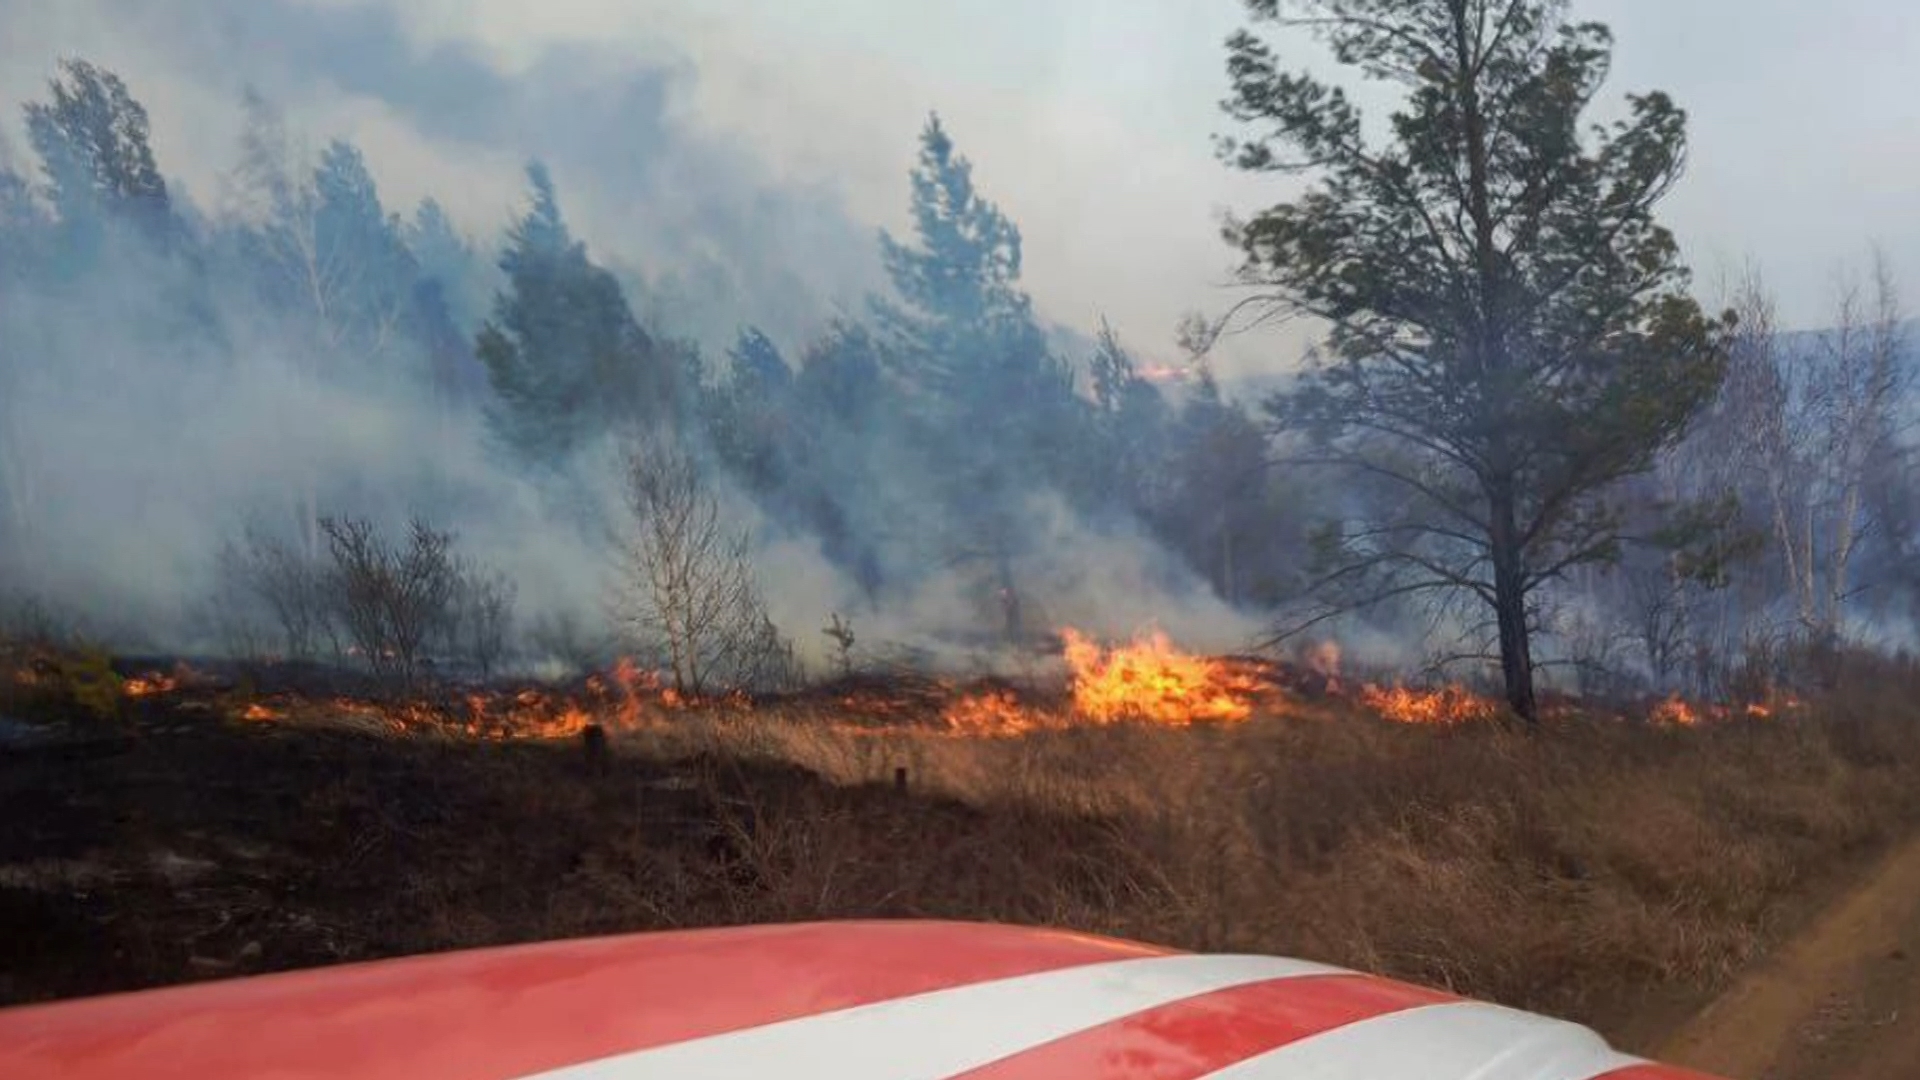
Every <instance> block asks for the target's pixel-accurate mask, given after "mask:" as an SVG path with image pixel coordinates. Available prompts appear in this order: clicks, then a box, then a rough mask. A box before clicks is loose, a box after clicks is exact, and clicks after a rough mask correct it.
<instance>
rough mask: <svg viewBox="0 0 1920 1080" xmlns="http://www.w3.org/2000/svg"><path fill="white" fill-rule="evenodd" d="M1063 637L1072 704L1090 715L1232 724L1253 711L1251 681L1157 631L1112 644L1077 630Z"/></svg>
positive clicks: (1108, 719)
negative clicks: (1185, 649) (1105, 645)
mask: <svg viewBox="0 0 1920 1080" xmlns="http://www.w3.org/2000/svg"><path fill="white" fill-rule="evenodd" d="M1061 637H1062V638H1063V639H1064V640H1065V642H1066V650H1067V667H1068V668H1069V669H1070V670H1071V671H1072V673H1073V704H1074V708H1075V710H1076V711H1077V712H1078V713H1079V714H1080V715H1081V716H1083V717H1085V718H1087V719H1089V720H1093V721H1095V722H1098V723H1113V722H1115V721H1119V720H1129V719H1131V720H1146V721H1149V722H1152V723H1156V724H1170V725H1174V726H1186V725H1189V724H1195V723H1200V722H1206V721H1211V722H1216V723H1235V722H1238V721H1241V720H1245V719H1246V718H1247V717H1248V716H1250V715H1252V713H1253V706H1252V705H1251V704H1249V702H1248V700H1247V697H1248V695H1250V694H1251V693H1253V692H1254V691H1255V690H1257V689H1258V686H1257V685H1256V684H1255V682H1254V680H1252V679H1250V678H1248V677H1247V676H1245V675H1242V674H1236V673H1235V672H1234V671H1232V670H1231V669H1230V668H1229V667H1228V666H1227V665H1225V664H1223V663H1221V662H1220V661H1218V660H1213V659H1209V658H1206V657H1201V656H1193V655H1190V654H1188V653H1184V652H1181V651H1180V650H1179V649H1176V648H1175V647H1174V645H1173V643H1172V642H1171V641H1170V640H1168V638H1167V636H1166V635H1165V634H1163V633H1160V632H1159V631H1154V632H1153V633H1150V634H1147V635H1145V636H1142V637H1139V638H1136V639H1135V640H1134V642H1133V643H1132V644H1130V645H1122V646H1117V647H1115V648H1112V649H1104V648H1102V647H1101V646H1100V644H1099V643H1097V642H1095V641H1094V640H1092V639H1091V638H1089V637H1087V636H1086V635H1085V634H1082V633H1080V632H1079V631H1076V630H1071V629H1069V630H1063V631H1061Z"/></svg>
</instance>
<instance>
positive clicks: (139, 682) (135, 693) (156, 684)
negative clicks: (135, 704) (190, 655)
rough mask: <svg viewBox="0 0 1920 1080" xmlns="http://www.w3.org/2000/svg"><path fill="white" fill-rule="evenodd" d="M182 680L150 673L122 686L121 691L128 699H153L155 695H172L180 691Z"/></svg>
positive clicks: (125, 682) (127, 681) (123, 683)
mask: <svg viewBox="0 0 1920 1080" xmlns="http://www.w3.org/2000/svg"><path fill="white" fill-rule="evenodd" d="M179 687H180V680H178V679H175V678H173V677H171V676H167V675H162V674H160V673H159V672H152V671H150V672H148V673H147V674H145V675H139V676H135V677H134V678H131V679H127V680H126V681H124V682H122V683H121V684H120V689H121V691H122V692H123V693H125V694H126V695H127V696H128V697H135V698H140V697H152V696H154V695H155V694H171V693H173V692H174V691H175V690H177V689H179Z"/></svg>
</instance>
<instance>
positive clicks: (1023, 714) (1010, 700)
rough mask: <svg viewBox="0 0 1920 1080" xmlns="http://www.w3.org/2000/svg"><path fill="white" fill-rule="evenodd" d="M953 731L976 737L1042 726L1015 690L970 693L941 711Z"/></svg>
mask: <svg viewBox="0 0 1920 1080" xmlns="http://www.w3.org/2000/svg"><path fill="white" fill-rule="evenodd" d="M941 719H943V720H944V721H945V722H946V725H947V730H948V732H949V733H951V734H954V735H960V736H970V737H974V738H1008V737H1010V736H1014V735H1025V734H1027V733H1028V732H1031V731H1034V730H1037V729H1038V728H1039V727H1040V723H1039V721H1038V719H1037V718H1036V717H1035V716H1034V715H1033V714H1031V713H1029V712H1027V710H1025V709H1023V708H1021V706H1020V699H1019V698H1018V697H1016V696H1014V694H1013V693H1012V692H1011V691H1006V690H996V691H991V692H988V693H984V694H969V695H967V696H965V697H963V698H961V699H960V700H958V701H956V702H954V703H953V704H952V705H949V706H947V708H946V711H945V712H944V713H942V714H941Z"/></svg>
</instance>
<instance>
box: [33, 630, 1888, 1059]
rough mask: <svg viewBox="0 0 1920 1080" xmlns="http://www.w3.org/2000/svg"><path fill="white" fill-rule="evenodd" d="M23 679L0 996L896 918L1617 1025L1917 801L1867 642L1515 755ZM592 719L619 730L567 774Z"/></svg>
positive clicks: (1477, 730)
mask: <svg viewBox="0 0 1920 1080" xmlns="http://www.w3.org/2000/svg"><path fill="white" fill-rule="evenodd" d="M15 660H16V665H15V667H14V668H13V669H12V671H11V673H10V674H9V675H8V677H7V679H6V680H0V684H4V686H5V688H6V689H5V691H4V700H0V715H11V716H14V717H16V718H18V719H20V720H23V721H29V722H28V723H17V724H15V725H13V728H12V730H13V731H14V734H13V736H11V737H10V743H9V744H8V745H5V746H0V817H3V818H4V820H6V822H7V823H8V827H7V829H6V830H5V831H4V839H0V933H4V935H5V937H6V939H7V940H9V941H12V942H16V943H26V944H25V946H24V947H22V948H18V949H15V950H12V951H11V955H10V956H9V959H8V960H7V962H6V963H5V965H4V966H3V967H0V1001H25V1000H34V999H42V998H47V997H58V996H68V995H75V994H83V993H94V992H101V991H107V990H115V989H126V988H132V987H138V986H149V985H157V984H165V983H172V982H178V981H182V980H188V979H194V978H203V977H215V976H221V975H228V974H234V973H238V972H242V971H255V970H269V969H282V968H290V967H302V966H309V965H313V964H320V963H329V962H336V961H346V960H356V959H367V958H372V957H378V956H386V955H395V954H404V953H414V952H422V951H430V950H439V949H450V948H457V947H467V946H475V945H482V944H492V943H500V942H507V941H520V940H529V939H536V938H544V937H554V936H565V935H577V934H590V933H598V932H609V931H616V930H626V929H636V928H660V927H684V926H696V925H710V924H732V923H742V922H757V921H767V920H803V919H815V918H843V917H867V916H912V917H945V918H965V919H984V920H998V921H1007V922H1015V923H1031V924H1048V925H1058V926H1070V927H1074V928H1078V929H1083V930H1088V931H1095V932H1103V933H1109V934H1116V935H1121V936H1125V937H1132V938H1139V939H1147V940H1152V941H1156V942H1162V943H1167V944H1171V945H1175V946H1183V947H1188V948H1194V949H1214V950H1247V951H1257V952H1266V953H1278V954H1287V955H1298V956H1306V957H1312V958H1316V959H1321V960H1327V961H1332V962H1335V963H1340V964H1346V965H1352V966H1355V967H1359V968H1364V969H1369V970H1376V971H1382V972H1387V973H1391V974H1393V975H1396V976H1400V977H1404V978H1408V979H1412V980H1415V981H1420V982H1425V983H1433V984H1440V985H1444V986H1449V987H1452V988H1455V989H1458V990H1461V991H1464V992H1467V993H1470V994H1474V995H1478V996H1483V997H1487V998H1491V999H1494V1000H1497V1001H1501V1002H1506V1003H1510V1004H1514V1005H1518V1006H1523V1007H1529V1008H1535V1009H1541V1010H1546V1011H1549V1012H1554V1013H1559V1014H1564V1015H1570V1016H1573V1017H1576V1018H1580V1019H1584V1020H1589V1021H1592V1022H1595V1023H1597V1024H1599V1025H1600V1026H1601V1027H1602V1028H1603V1029H1604V1028H1612V1029H1614V1030H1616V1031H1617V1030H1619V1029H1620V1026H1621V1025H1622V1024H1623V1023H1625V1022H1626V1021H1627V1020H1628V1019H1629V1018H1630V1014H1631V1012H1632V1008H1631V1007H1630V1003H1632V1002H1635V1001H1637V1000H1640V999H1642V998H1644V997H1645V995H1646V994H1648V993H1649V992H1653V991H1661V990H1663V989H1664V990H1666V991H1672V992H1675V993H1681V992H1698V991H1703V990H1705V989H1708V988H1711V987H1712V986H1713V985H1715V984H1716V983H1719V982H1722V981H1724V980H1725V979H1726V977H1727V976H1728V975H1729V974H1730V973H1731V972H1732V971H1734V970H1735V969H1736V968H1737V967H1738V966H1739V965H1740V964H1741V963H1742V962H1743V961H1745V960H1747V959H1748V958H1749V957H1750V956H1752V955H1753V954H1754V953H1755V952H1756V950H1759V949H1760V948H1762V947H1763V945H1764V944H1765V942H1766V941H1767V940H1768V939H1769V938H1770V937H1772V936H1773V935H1775V934H1777V933H1779V932H1780V931H1781V929H1782V927H1781V926H1780V920H1781V919H1782V918H1783V916H1784V915H1785V914H1787V913H1790V912H1792V911H1793V910H1794V906H1795V903H1796V900H1797V898H1799V897H1801V896H1803V895H1805V894H1806V893H1807V892H1808V891H1809V890H1810V889H1812V888H1813V887H1814V886H1815V885H1816V884H1817V883H1818V882H1820V881H1821V880H1822V879H1823V878H1825V877H1830V876H1831V875H1832V874H1833V873H1834V872H1835V871H1837V870H1839V869H1842V868H1845V867H1847V866H1849V865H1851V864H1852V862H1853V861H1854V860H1855V859H1856V858H1857V857H1858V856H1859V855H1861V854H1864V853H1866V852H1868V851H1870V850H1873V849H1875V848H1877V847H1879V846H1882V845H1884V844H1885V843H1886V842H1887V841H1888V840H1890V839H1891V838H1893V837H1895V836H1897V835H1900V834H1902V833H1904V832H1906V831H1908V830H1909V829H1910V827H1911V825H1912V824H1913V823H1915V822H1916V820H1920V725H1916V724H1915V723H1914V717H1913V715H1912V712H1913V706H1912V704H1911V702H1913V701H1915V700H1920V697H1917V696H1916V692H1917V691H1920V673H1917V672H1916V671H1915V670H1914V669H1913V668H1912V667H1910V666H1902V665H1896V664H1893V663H1890V662H1881V661H1873V660H1870V659H1868V658H1853V659H1852V660H1850V664H1851V665H1852V667H1853V670H1852V671H1850V672H1849V673H1848V677H1847V678H1846V679H1845V680H1844V685H1845V686H1847V687H1848V688H1849V689H1847V690H1845V691H1843V692H1839V693H1836V694H1834V695H1831V696H1828V697H1825V698H1822V699H1818V700H1812V701H1809V702H1808V703H1807V704H1806V705H1805V706H1804V707H1802V708H1800V709H1797V710H1792V711H1791V712H1789V713H1788V714H1786V715H1784V716H1776V717H1768V718H1761V717H1758V716H1749V715H1745V714H1734V715H1733V716H1731V717H1730V718H1729V719H1726V720H1724V721H1720V722H1708V723H1702V724H1699V725H1696V726H1691V727H1680V726H1671V725H1669V726H1664V727H1663V726H1654V725H1650V724H1647V723H1643V722H1630V721H1622V720H1618V719H1598V718H1592V717H1588V718H1581V717H1579V716H1576V715H1572V714H1568V715H1562V716H1561V717H1560V718H1558V719H1557V720H1556V721H1554V722H1553V723H1551V724H1550V725H1549V726H1548V729H1547V730H1546V731H1545V732H1544V733H1543V734H1541V735H1539V736H1532V737H1529V736H1525V735H1521V734H1517V733H1515V732H1513V731H1510V730H1507V729H1505V728H1503V727H1501V726H1499V725H1495V724H1489V723H1463V724H1456V725H1432V724H1404V723H1391V722H1387V721H1385V720H1382V719H1381V718H1379V717H1377V716H1374V715H1371V714H1369V713H1367V712H1365V711H1364V710H1363V709H1362V708H1361V707H1360V706H1359V705H1357V704H1356V703H1355V702H1354V701H1350V700H1347V699H1339V698H1329V699H1324V700H1321V701H1318V702H1308V701H1306V700H1304V699H1301V698H1298V697H1291V698H1288V699H1287V700H1286V701H1285V702H1280V701H1278V700H1275V701H1272V702H1269V703H1267V704H1266V705H1264V706H1263V707H1262V709H1261V711H1260V712H1259V714H1257V715H1255V716H1254V717H1252V718H1251V719H1249V720H1246V721H1244V722H1240V723H1236V724H1231V725H1198V726H1186V727H1168V726H1157V725H1143V724H1132V723H1118V724H1107V725H1096V726H1084V727H1082V726H1065V727H1061V726H1040V727H1037V728H1035V729H1034V730H1031V731H1029V732H1027V733H1024V734H1022V735H1020V736H1018V737H1014V738H973V737H965V736H963V735H956V734H954V732H953V731H952V730H949V729H944V728H941V727H939V726H937V725H918V726H916V725H912V724H903V725H895V726H881V727H873V726H859V725H855V724H851V723H848V722H847V716H848V710H849V709H850V708H852V707H854V705H856V704H858V703H857V702H855V701H854V700H853V699H854V696H855V695H854V693H853V692H852V691H849V692H847V693H840V694H836V693H824V692H823V693H817V694H814V695H809V696H805V697H796V698H791V699H787V700H784V701H781V702H775V703H770V704H763V705H761V706H759V707H755V708H745V707H740V706H739V705H737V704H736V705H734V706H731V707H728V706H713V707H695V708H679V709H673V710H669V709H667V708H665V707H664V706H656V705H653V704H650V705H648V707H647V709H646V715H644V716H640V717H639V719H638V720H635V719H634V715H632V714H633V713H634V709H633V707H632V706H631V704H630V703H629V705H628V706H626V707H623V706H622V705H621V704H620V703H619V700H618V698H619V695H618V694H611V693H610V694H609V696H608V698H607V700H608V702H609V704H608V705H607V708H608V710H609V711H608V712H607V713H606V714H605V715H604V716H602V717H601V719H604V720H605V721H606V722H607V727H606V728H604V729H603V728H600V727H594V728H587V729H582V728H579V727H577V726H575V727H572V728H571V729H570V730H571V731H572V732H573V737H570V738H566V739H554V740H517V741H515V740H509V741H502V740H496V739H476V738H471V737H469V736H467V735H465V734H463V733H461V732H459V731H458V729H456V728H452V727H446V728H439V727H431V726H421V725H412V724H409V723H408V722H406V721H405V719H404V717H400V718H394V719H391V720H390V722H388V723H386V724H385V725H374V724H367V723H365V722H355V720H354V718H353V717H352V716H350V715H348V714H347V713H345V712H341V713H340V715H339V717H338V720H337V722H334V723H322V722H321V720H320V718H321V717H322V715H323V714H324V713H325V712H326V710H325V708H324V707H321V706H315V707H314V708H313V709H310V710H308V711H307V712H297V713H294V714H292V715H289V714H288V713H287V712H286V711H285V710H283V709H277V708H270V707H267V706H263V705H262V704H261V699H260V698H259V697H257V696H256V695H257V694H262V693H266V692H267V688H250V687H245V686H228V687H222V686H220V685H219V684H218V683H217V681H216V680H202V682H201V683H199V684H195V683H194V682H193V681H192V680H191V679H189V678H187V677H186V675H185V673H183V674H182V676H181V677H180V678H178V679H172V680H171V681H168V680H160V681H157V682H156V681H154V680H144V681H141V682H140V683H139V685H140V686H141V687H145V688H148V689H150V690H151V691H152V692H147V691H145V690H143V691H142V692H140V693H137V694H132V693H130V694H129V695H128V696H127V697H126V698H125V700H124V702H123V705H124V707H123V709H122V710H121V714H120V715H119V716H118V717H116V718H115V719H114V720H113V721H112V722H111V723H108V722H107V721H104V720H102V719H100V718H99V717H98V716H97V715H95V714H94V713H92V712H91V711H90V710H88V709H86V708H79V709H76V708H75V707H74V696H75V694H76V693H92V690H90V689H87V688H90V687H93V686H94V685H95V681H93V680H89V679H87V678H84V677H76V678H75V680H74V685H73V686H72V687H68V686H67V685H66V682H65V680H67V679H68V677H69V676H68V675H67V674H63V672H66V671H67V670H68V669H66V668H62V667H61V666H59V665H58V664H50V663H49V662H47V661H46V659H45V658H44V657H43V658H41V659H40V661H39V662H37V663H36V662H33V660H32V658H30V657H25V656H22V655H16V656H15ZM84 668H85V665H81V666H80V668H76V669H74V670H76V671H78V670H83V669H84ZM196 686H198V688H197V689H196V688H195V687H196ZM865 692H867V693H869V694H873V693H877V691H874V690H872V689H871V688H869V690H868V691H865ZM1002 700H1005V699H1004V697H1003V698H1002ZM1058 707H1059V708H1061V709H1066V708H1070V706H1067V705H1065V704H1064V703H1062V704H1061V705H1059V706H1058ZM623 711H625V712H627V713H629V714H630V715H628V717H627V719H628V720H629V721H632V722H627V723H621V722H620V719H621V716H620V714H621V713H622V712H623ZM936 715H937V713H936ZM249 716H251V717H252V719H248V717H249ZM396 716H397V714H396ZM361 719H362V720H364V718H361ZM262 720H266V721H269V722H261V721H262ZM582 730H589V731H603V730H611V731H613V735H612V738H611V739H610V740H606V742H605V743H601V742H600V741H599V737H598V736H596V737H595V738H594V742H595V744H596V747H597V749H596V751H595V753H594V754H593V755H589V754H588V753H587V752H586V751H585V750H583V747H582V741H581V739H580V737H579V732H580V731H582ZM22 731H28V732H31V733H32V734H34V735H35V736H38V738H26V737H24V736H22V735H21V734H20V732H22ZM56 735H57V736H59V737H57V738H56V737H54V736H56ZM590 758H591V759H592V760H590ZM902 769H904V770H905V774H904V775H905V784H906V791H905V793H902V792H901V791H900V790H899V789H898V787H897V781H898V778H899V776H900V770H902ZM1651 1034H1653V1033H1651V1032H1650V1033H1649V1035H1648V1037H1651Z"/></svg>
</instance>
